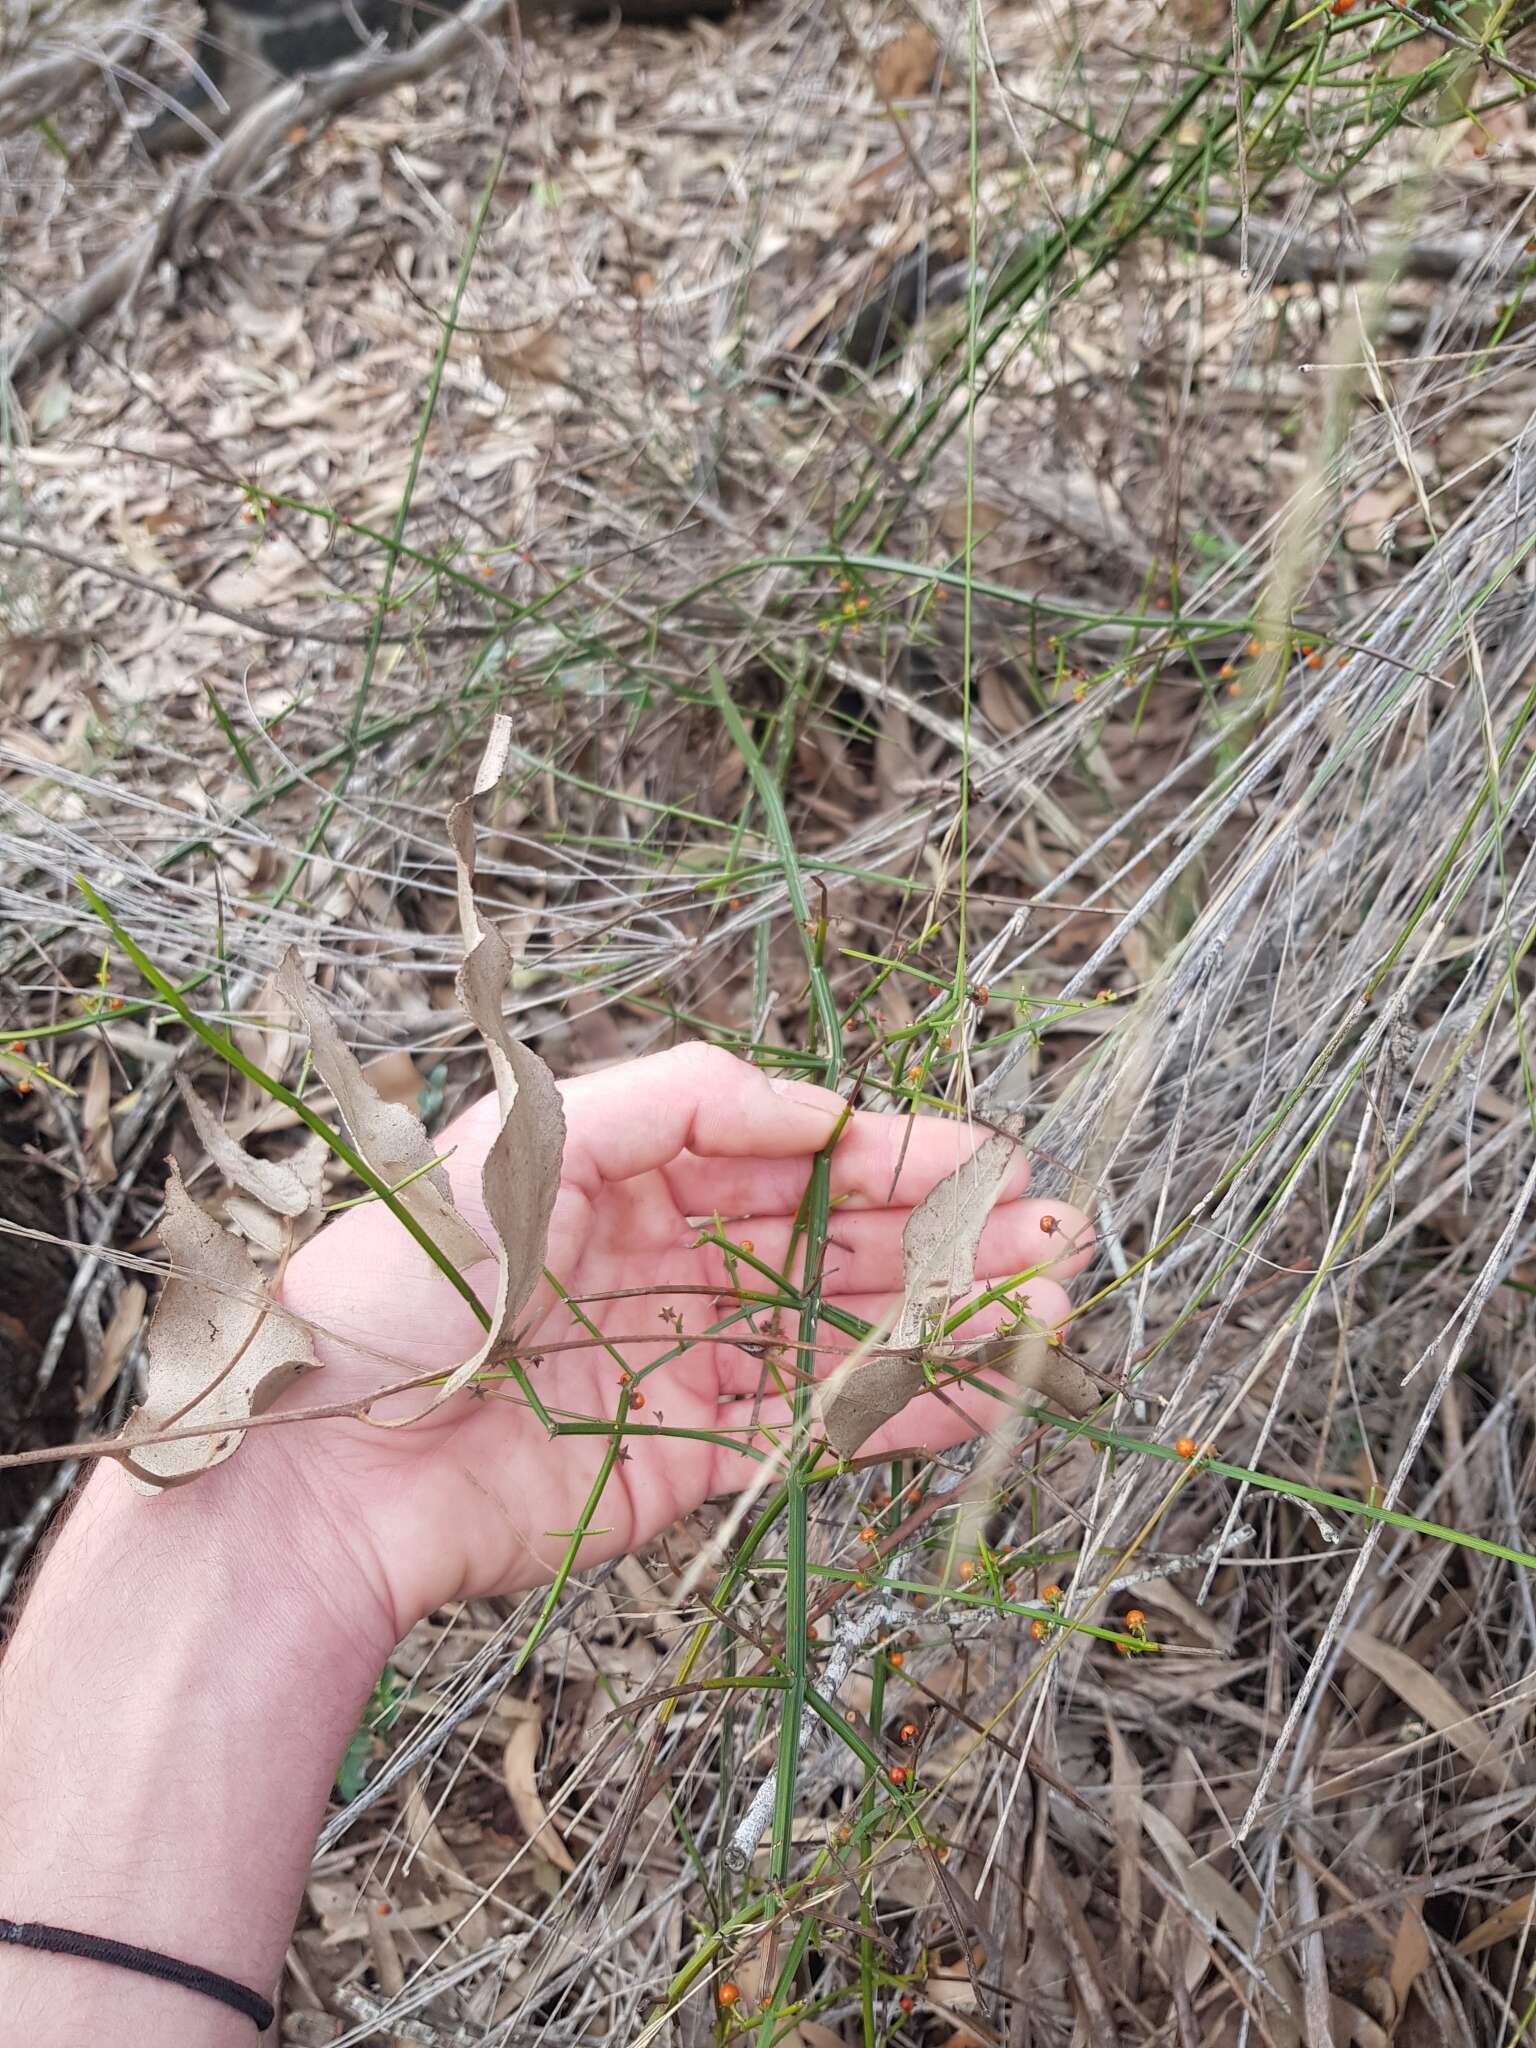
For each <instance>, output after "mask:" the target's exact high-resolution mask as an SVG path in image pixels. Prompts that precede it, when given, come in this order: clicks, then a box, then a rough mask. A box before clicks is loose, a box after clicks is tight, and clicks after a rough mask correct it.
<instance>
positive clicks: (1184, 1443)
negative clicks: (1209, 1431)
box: [1173, 1436, 1200, 1458]
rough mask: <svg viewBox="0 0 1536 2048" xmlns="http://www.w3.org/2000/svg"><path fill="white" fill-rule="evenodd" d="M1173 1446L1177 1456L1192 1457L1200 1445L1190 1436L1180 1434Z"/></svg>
mask: <svg viewBox="0 0 1536 2048" xmlns="http://www.w3.org/2000/svg"><path fill="white" fill-rule="evenodd" d="M1173 1448H1174V1451H1175V1452H1176V1453H1177V1455H1178V1456H1179V1457H1181V1458H1192V1457H1193V1456H1194V1455H1195V1453H1196V1451H1198V1450H1199V1448H1200V1446H1199V1445H1198V1444H1197V1443H1196V1442H1195V1440H1194V1438H1193V1437H1192V1436H1181V1437H1180V1438H1179V1440H1178V1442H1177V1443H1176V1444H1175V1445H1174V1447H1173Z"/></svg>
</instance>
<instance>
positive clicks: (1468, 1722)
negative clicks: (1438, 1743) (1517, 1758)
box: [1344, 1628, 1510, 1785]
mask: <svg viewBox="0 0 1536 2048" xmlns="http://www.w3.org/2000/svg"><path fill="white" fill-rule="evenodd" d="M1344 1648H1345V1649H1346V1650H1347V1651H1348V1652H1349V1654H1350V1656H1351V1657H1353V1658H1354V1660H1355V1662H1356V1663H1357V1664H1363V1665H1364V1666H1365V1668H1366V1670H1367V1671H1369V1672H1370V1673H1371V1674H1372V1676H1373V1677H1375V1678H1379V1679H1380V1680H1381V1682H1382V1684H1383V1685H1386V1686H1390V1688H1391V1689H1392V1691H1393V1692H1395V1693H1396V1694H1397V1696H1398V1698H1399V1699H1400V1700H1402V1701H1403V1702H1404V1704H1405V1705H1407V1706H1408V1707H1410V1708H1411V1709H1412V1710H1413V1712H1414V1713H1415V1714H1417V1715H1418V1717H1419V1719H1420V1720H1421V1721H1423V1722H1425V1723H1427V1724H1428V1726H1429V1727H1431V1728H1433V1729H1435V1730H1436V1731H1437V1732H1438V1733H1439V1734H1441V1735H1443V1736H1444V1737H1445V1739H1446V1741H1447V1742H1449V1743H1451V1744H1452V1745H1453V1746H1454V1747H1455V1748H1456V1749H1459V1750H1460V1751H1461V1753H1462V1755H1463V1756H1464V1757H1465V1758H1466V1759H1467V1762H1468V1763H1469V1764H1471V1766H1472V1768H1473V1769H1474V1770H1475V1771H1479V1772H1481V1773H1482V1774H1483V1775H1484V1776H1485V1777H1487V1778H1490V1779H1491V1780H1492V1781H1493V1782H1494V1783H1495V1784H1499V1785H1502V1784H1505V1783H1507V1782H1508V1775H1509V1774H1508V1769H1507V1765H1508V1763H1509V1761H1510V1759H1508V1758H1507V1757H1506V1758H1505V1759H1503V1761H1501V1757H1500V1750H1499V1745H1498V1743H1497V1742H1496V1741H1495V1740H1494V1738H1493V1737H1492V1735H1490V1734H1489V1732H1488V1730H1487V1728H1486V1727H1484V1726H1483V1724H1482V1723H1481V1722H1480V1721H1479V1720H1478V1719H1477V1718H1476V1717H1475V1716H1474V1715H1473V1714H1472V1712H1471V1710H1470V1709H1469V1708H1467V1707H1464V1706H1463V1705H1462V1703H1461V1701H1460V1700H1458V1699H1457V1698H1456V1696H1455V1695H1454V1693H1452V1692H1451V1691H1450V1689H1449V1687H1447V1686H1445V1685H1442V1684H1441V1682H1440V1680H1439V1679H1438V1678H1436V1677H1435V1676H1434V1674H1433V1673H1432V1672H1429V1671H1426V1670H1425V1669H1424V1666H1423V1665H1422V1664H1420V1663H1417V1662H1416V1661H1415V1659H1414V1658H1412V1657H1410V1656H1409V1655H1408V1653H1407V1651H1406V1650H1399V1649H1397V1648H1396V1647H1395V1646H1394V1645H1393V1644H1391V1643H1385V1642H1383V1641H1382V1640H1381V1638H1380V1636H1373V1635H1371V1634H1370V1633H1369V1631H1368V1630H1366V1629H1362V1628H1357V1629H1352V1630H1351V1631H1350V1633H1349V1634H1348V1635H1347V1636H1346V1637H1345V1638H1344Z"/></svg>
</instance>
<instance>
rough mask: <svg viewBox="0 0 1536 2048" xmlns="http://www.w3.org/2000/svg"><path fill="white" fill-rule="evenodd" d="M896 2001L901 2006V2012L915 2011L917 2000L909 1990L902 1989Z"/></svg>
mask: <svg viewBox="0 0 1536 2048" xmlns="http://www.w3.org/2000/svg"><path fill="white" fill-rule="evenodd" d="M896 2003H897V2004H898V2005H899V2006H900V2007H901V2009H902V2011H903V2012H916V2011H917V2000H916V1999H915V1998H914V1997H913V1996H912V1994H911V1992H910V1991H903V1993H902V1994H901V1996H900V1998H899V1999H897V2001H896Z"/></svg>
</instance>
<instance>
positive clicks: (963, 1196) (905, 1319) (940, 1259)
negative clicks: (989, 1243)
mask: <svg viewBox="0 0 1536 2048" xmlns="http://www.w3.org/2000/svg"><path fill="white" fill-rule="evenodd" d="M1022 1136H1023V1119H1022V1118H1021V1117H1017V1116H1008V1117H1004V1118H1003V1119H1002V1121H1001V1124H1000V1127H999V1128H998V1129H997V1130H995V1131H991V1132H989V1133H988V1135H987V1136H986V1137H985V1138H983V1139H982V1141H981V1143H980V1144H979V1145H978V1146H977V1147H976V1150H975V1151H974V1152H973V1153H972V1154H971V1156H970V1158H969V1159H967V1160H965V1161H963V1162H962V1163H961V1164H960V1165H959V1166H957V1167H956V1168H955V1170H954V1172H953V1173H947V1174H946V1175H945V1176H944V1178H943V1180H941V1181H940V1182H939V1184H938V1186H937V1187H934V1188H930V1189H929V1191H928V1193H927V1194H926V1195H924V1197H923V1199H922V1200H921V1201H920V1202H919V1203H918V1205H917V1207H916V1208H915V1209H914V1210H913V1211H912V1214H911V1215H910V1216H909V1217H908V1218H907V1226H906V1228H905V1230H903V1231H902V1233H901V1284H902V1302H901V1314H900V1315H899V1316H898V1317H897V1319H896V1328H895V1331H894V1333H893V1335H892V1342H893V1343H894V1344H895V1345H897V1346H898V1347H900V1346H902V1345H908V1344H915V1343H916V1342H917V1341H918V1339H919V1338H920V1337H921V1336H922V1335H923V1334H924V1328H923V1326H924V1324H925V1323H926V1322H927V1321H928V1320H929V1319H930V1318H931V1317H932V1316H933V1315H934V1314H935V1313H937V1314H941V1315H942V1314H943V1313H945V1311H947V1310H948V1308H949V1306H950V1304H951V1303H952V1302H955V1301H958V1300H959V1298H960V1297H961V1295H963V1294H964V1293H965V1290H966V1289H967V1288H968V1287H969V1286H970V1284H971V1282H972V1280H973V1279H974V1278H975V1277H976V1254H977V1253H978V1252H979V1251H980V1249H981V1233H982V1232H983V1231H984V1230H985V1229H986V1227H987V1218H988V1217H989V1216H990V1215H991V1213H992V1205H993V1203H994V1202H996V1200H997V1198H998V1195H999V1194H1000V1193H1001V1191H1002V1186H1003V1182H1004V1181H1005V1180H1006V1178H1007V1176H1008V1169H1009V1167H1010V1166H1011V1165H1012V1164H1013V1159H1014V1155H1015V1153H1016V1152H1017V1151H1018V1149H1019V1140H1020V1138H1021V1137H1022Z"/></svg>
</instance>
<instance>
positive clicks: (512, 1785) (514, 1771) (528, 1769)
mask: <svg viewBox="0 0 1536 2048" xmlns="http://www.w3.org/2000/svg"><path fill="white" fill-rule="evenodd" d="M542 1739H543V1723H542V1721H538V1720H530V1721H520V1722H519V1723H518V1725H517V1726H516V1727H515V1728H514V1729H513V1730H512V1733H511V1735H510V1736H509V1737H508V1738H507V1746H506V1748H505V1749H504V1750H503V1751H502V1753H501V1776H502V1782H503V1783H504V1784H505V1786H506V1788H507V1797H508V1798H509V1799H510V1800H511V1802H512V1811H513V1812H514V1813H515V1814H516V1815H517V1824H518V1826H519V1827H520V1828H521V1829H522V1831H523V1833H524V1834H525V1835H526V1836H527V1837H528V1839H529V1841H530V1842H532V1843H534V1844H535V1846H536V1847H537V1848H538V1849H539V1850H540V1851H541V1852H542V1853H543V1854H544V1855H545V1856H547V1857H548V1858H549V1860H550V1862H551V1863H553V1864H554V1865H555V1866H556V1868H557V1869H560V1870H574V1869H575V1868H576V1859H575V1857H574V1856H572V1854H571V1852H570V1850H569V1849H567V1847H566V1846H565V1844H564V1842H563V1841H561V1839H560V1836H559V1835H558V1834H557V1833H556V1831H555V1823H554V1821H553V1820H552V1819H551V1817H550V1813H549V1809H548V1807H547V1806H546V1805H545V1804H544V1801H543V1800H542V1799H541V1798H540V1797H539V1780H538V1775H537V1773H536V1771H535V1769H534V1765H535V1763H536V1761H537V1759H538V1754H539V1744H540V1742H541V1741H542Z"/></svg>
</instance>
